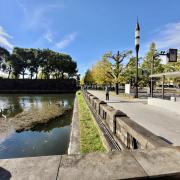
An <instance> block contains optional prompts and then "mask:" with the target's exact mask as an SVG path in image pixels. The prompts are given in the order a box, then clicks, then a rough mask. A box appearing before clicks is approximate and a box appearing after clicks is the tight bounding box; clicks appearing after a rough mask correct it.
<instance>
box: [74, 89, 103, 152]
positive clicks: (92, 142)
mask: <svg viewBox="0 0 180 180" xmlns="http://www.w3.org/2000/svg"><path fill="white" fill-rule="evenodd" d="M77 98H78V111H79V120H80V151H81V153H90V152H105V151H106V149H105V147H104V145H103V143H102V140H101V138H100V134H99V132H98V129H97V127H96V125H95V123H94V119H93V117H92V114H91V112H90V110H89V108H88V106H87V104H86V102H85V100H84V98H83V96H82V92H81V91H78V92H77Z"/></svg>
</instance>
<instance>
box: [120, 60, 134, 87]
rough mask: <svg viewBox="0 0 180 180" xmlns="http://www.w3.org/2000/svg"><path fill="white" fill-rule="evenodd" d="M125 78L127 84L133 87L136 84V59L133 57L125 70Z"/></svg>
mask: <svg viewBox="0 0 180 180" xmlns="http://www.w3.org/2000/svg"><path fill="white" fill-rule="evenodd" d="M123 76H124V79H125V82H126V83H130V84H131V86H132V85H133V83H134V82H135V76H136V57H131V58H130V60H129V62H128V63H127V65H126V67H125V68H124V72H123Z"/></svg>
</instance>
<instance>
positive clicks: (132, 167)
mask: <svg viewBox="0 0 180 180" xmlns="http://www.w3.org/2000/svg"><path fill="white" fill-rule="evenodd" d="M167 176H169V178H172V177H176V178H177V177H178V178H180V148H179V147H172V148H167V147H163V148H157V149H151V150H136V151H113V152H109V153H90V154H84V155H82V154H81V155H80V154H78V155H62V156H60V155H59V156H41V157H29V158H17V159H1V160H0V179H3V178H6V179H7V178H9V179H10V178H11V179H12V180H14V179H20V180H21V179H27V180H28V179H36V180H46V179H47V180H49V179H51V180H55V179H59V180H60V179H61V180H62V179H66V180H68V179H70V180H72V179H78V180H81V179H91V180H93V179H99V180H101V179H102V180H106V179H131V178H142V179H143V178H147V177H151V178H157V177H160V178H162V177H167Z"/></svg>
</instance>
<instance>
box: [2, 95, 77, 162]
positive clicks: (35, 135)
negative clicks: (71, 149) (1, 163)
mask: <svg viewBox="0 0 180 180" xmlns="http://www.w3.org/2000/svg"><path fill="white" fill-rule="evenodd" d="M74 97H75V95H74V94H58V95H57V94H51V95H0V108H3V114H5V115H6V116H7V119H5V118H0V121H1V122H0V125H1V127H0V158H1V159H2V158H17V157H33V156H44V155H61V154H66V153H67V150H68V146H69V139H70V130H71V128H70V124H71V119H72V111H73V102H74ZM52 102H60V103H61V104H63V106H64V107H68V108H69V109H70V110H69V111H68V112H67V113H66V114H65V115H62V116H60V117H58V118H55V119H53V120H51V121H50V122H48V123H46V124H38V125H37V126H35V127H33V128H32V129H29V130H27V131H21V132H17V131H16V130H15V128H14V127H13V126H11V125H9V124H8V119H9V118H11V119H12V118H13V117H15V116H17V115H18V114H19V113H22V112H23V111H31V110H33V109H34V108H43V106H44V104H45V103H49V104H51V103H52ZM44 107H45V106H44ZM35 116H36V114H35Z"/></svg>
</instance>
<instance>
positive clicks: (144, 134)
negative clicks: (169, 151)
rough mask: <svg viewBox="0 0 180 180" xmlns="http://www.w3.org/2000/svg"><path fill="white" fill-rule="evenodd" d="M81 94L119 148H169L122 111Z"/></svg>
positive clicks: (88, 95)
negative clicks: (119, 145)
mask: <svg viewBox="0 0 180 180" xmlns="http://www.w3.org/2000/svg"><path fill="white" fill-rule="evenodd" d="M83 94H84V97H85V99H86V101H88V103H89V104H90V106H91V108H93V111H94V112H95V113H96V115H97V116H98V117H99V118H100V119H101V120H102V122H103V123H104V124H105V125H106V127H107V128H108V129H109V130H110V132H111V133H112V135H113V137H114V138H115V139H116V140H117V141H118V144H120V143H121V147H126V148H127V149H148V148H156V147H168V146H170V144H169V143H168V142H166V141H164V140H163V139H161V138H160V137H158V136H156V135H155V134H153V133H151V132H150V131H148V130H147V129H145V128H144V127H142V126H141V125H139V124H137V123H136V122H135V121H133V120H132V119H130V118H129V117H128V116H127V115H126V114H125V113H123V112H122V111H120V110H116V109H114V108H113V107H111V106H109V105H108V104H107V103H106V102H104V101H102V100H100V99H98V98H97V97H95V96H94V95H92V94H91V93H89V92H88V91H83ZM122 143H123V144H122Z"/></svg>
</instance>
